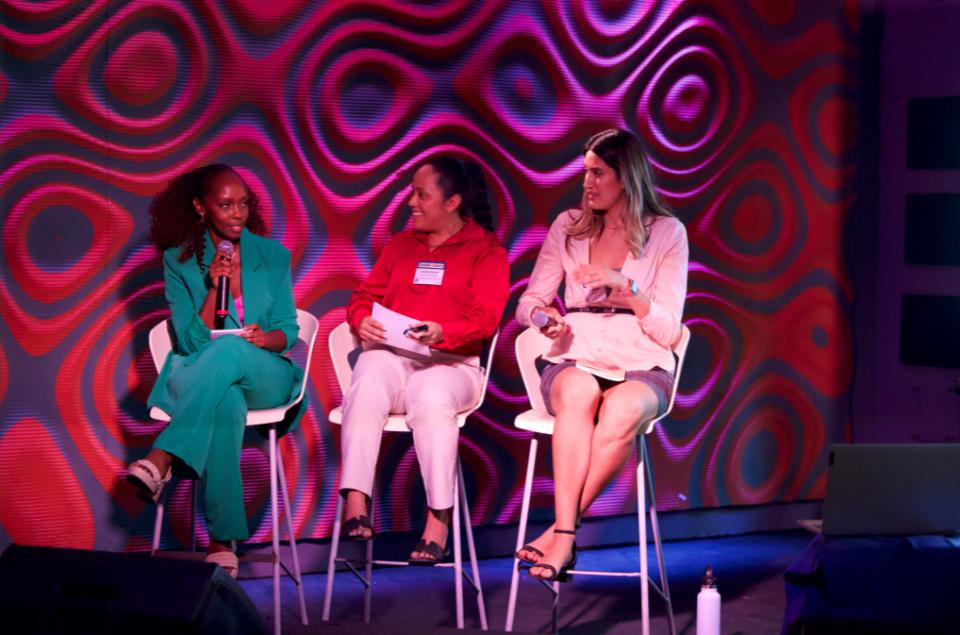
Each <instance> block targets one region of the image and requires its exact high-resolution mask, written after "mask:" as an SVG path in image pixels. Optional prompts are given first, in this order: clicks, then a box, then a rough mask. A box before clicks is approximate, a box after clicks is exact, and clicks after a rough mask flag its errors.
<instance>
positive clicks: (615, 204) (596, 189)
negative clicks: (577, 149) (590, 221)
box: [583, 150, 624, 212]
mask: <svg viewBox="0 0 960 635" xmlns="http://www.w3.org/2000/svg"><path fill="white" fill-rule="evenodd" d="M583 169H584V175H583V194H584V197H585V198H586V200H587V205H589V206H590V207H591V209H595V210H606V211H608V212H613V211H619V208H620V207H621V206H622V205H623V201H624V193H623V181H621V180H620V175H619V174H617V173H616V171H615V170H614V169H613V168H611V167H610V166H609V165H607V164H606V163H605V162H604V160H603V159H601V158H600V157H599V156H597V155H596V154H595V153H594V152H593V150H588V151H587V153H586V155H584V157H583Z"/></svg>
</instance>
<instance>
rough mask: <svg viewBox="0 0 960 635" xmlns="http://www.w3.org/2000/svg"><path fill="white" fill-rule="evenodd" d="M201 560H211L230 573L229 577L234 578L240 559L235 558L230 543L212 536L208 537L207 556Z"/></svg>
mask: <svg viewBox="0 0 960 635" xmlns="http://www.w3.org/2000/svg"><path fill="white" fill-rule="evenodd" d="M203 560H204V562H212V563H213V564H218V565H220V567H222V568H223V570H224V571H226V572H227V573H229V574H230V577H231V578H236V577H237V571H238V570H239V569H240V561H239V560H238V558H237V554H235V553H233V549H232V548H231V547H230V545H229V544H227V543H223V542H218V541H216V540H214V539H213V538H211V539H210V546H209V547H208V548H207V556H206V557H205V558H204V559H203Z"/></svg>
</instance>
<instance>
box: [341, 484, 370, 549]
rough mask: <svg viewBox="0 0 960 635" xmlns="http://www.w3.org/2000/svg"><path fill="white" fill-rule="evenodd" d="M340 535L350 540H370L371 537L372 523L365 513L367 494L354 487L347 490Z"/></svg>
mask: <svg viewBox="0 0 960 635" xmlns="http://www.w3.org/2000/svg"><path fill="white" fill-rule="evenodd" d="M343 517H344V519H345V520H344V521H343V527H342V529H341V535H342V536H343V537H344V538H348V539H350V540H370V539H371V538H373V535H374V532H373V524H372V523H371V522H370V516H369V515H368V514H367V495H366V494H364V493H363V492H360V491H357V490H355V489H352V490H349V491H348V492H347V496H346V501H345V505H344V510H343Z"/></svg>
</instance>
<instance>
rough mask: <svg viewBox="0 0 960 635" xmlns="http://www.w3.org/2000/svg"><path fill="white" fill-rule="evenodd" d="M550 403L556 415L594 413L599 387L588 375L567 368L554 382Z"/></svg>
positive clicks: (597, 401)
mask: <svg viewBox="0 0 960 635" xmlns="http://www.w3.org/2000/svg"><path fill="white" fill-rule="evenodd" d="M550 401H551V402H552V405H553V408H554V410H555V411H556V412H557V413H558V414H559V413H561V412H564V411H567V412H571V411H574V412H576V411H579V412H596V411H597V405H598V404H599V402H600V385H599V384H598V383H597V380H596V379H594V377H593V376H592V375H590V374H589V373H585V372H583V371H581V370H577V369H575V368H568V369H567V370H565V371H563V372H562V373H560V374H559V375H558V376H557V378H556V379H555V380H554V382H553V386H552V387H551V389H550Z"/></svg>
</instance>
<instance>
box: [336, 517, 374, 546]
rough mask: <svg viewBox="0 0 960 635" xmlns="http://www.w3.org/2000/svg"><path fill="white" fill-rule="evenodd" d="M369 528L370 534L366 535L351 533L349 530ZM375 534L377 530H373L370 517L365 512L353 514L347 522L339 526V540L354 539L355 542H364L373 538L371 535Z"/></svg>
mask: <svg viewBox="0 0 960 635" xmlns="http://www.w3.org/2000/svg"><path fill="white" fill-rule="evenodd" d="M361 528H362V529H369V530H370V535H369V536H366V535H364V534H351V533H350V532H352V531H354V530H356V529H361ZM376 535H377V532H375V531H374V530H373V524H372V523H371V522H370V517H369V516H367V515H366V514H362V515H360V516H354V517H353V518H351V519H350V520H348V521H347V522H345V523H343V527H341V528H340V540H355V541H357V542H365V541H367V540H373V537H374V536H376Z"/></svg>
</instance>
